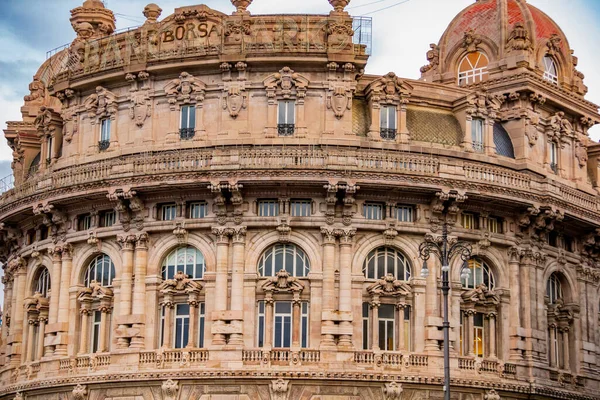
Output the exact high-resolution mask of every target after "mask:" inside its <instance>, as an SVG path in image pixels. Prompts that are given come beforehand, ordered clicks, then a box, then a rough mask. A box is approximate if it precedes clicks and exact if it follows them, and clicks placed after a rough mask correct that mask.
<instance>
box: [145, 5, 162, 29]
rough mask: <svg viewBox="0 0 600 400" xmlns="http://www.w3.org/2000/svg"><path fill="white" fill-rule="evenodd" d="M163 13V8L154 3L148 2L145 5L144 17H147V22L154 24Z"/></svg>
mask: <svg viewBox="0 0 600 400" xmlns="http://www.w3.org/2000/svg"><path fill="white" fill-rule="evenodd" d="M161 13H162V8H160V7H159V6H158V5H156V4H154V3H150V4H148V5H147V6H146V7H144V17H146V23H150V24H154V23H156V21H157V20H158V17H160V14H161Z"/></svg>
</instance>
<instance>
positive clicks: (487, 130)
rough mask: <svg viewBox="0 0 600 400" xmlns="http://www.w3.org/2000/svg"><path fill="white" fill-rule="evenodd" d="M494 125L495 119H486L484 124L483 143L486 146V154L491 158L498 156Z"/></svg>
mask: <svg viewBox="0 0 600 400" xmlns="http://www.w3.org/2000/svg"><path fill="white" fill-rule="evenodd" d="M494 124H495V121H494V120H493V119H486V120H485V122H484V123H483V129H484V130H483V134H484V136H483V143H484V146H485V147H484V148H485V153H486V154H487V155H489V156H495V155H496V144H495V143H494Z"/></svg>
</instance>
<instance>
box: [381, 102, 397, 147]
mask: <svg viewBox="0 0 600 400" xmlns="http://www.w3.org/2000/svg"><path fill="white" fill-rule="evenodd" d="M396 115H397V109H396V106H393V105H384V106H381V109H380V123H379V132H380V134H381V138H382V139H389V140H393V139H396V133H397V129H398V128H397V125H396Z"/></svg>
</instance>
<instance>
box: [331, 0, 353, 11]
mask: <svg viewBox="0 0 600 400" xmlns="http://www.w3.org/2000/svg"><path fill="white" fill-rule="evenodd" d="M349 3H350V0H329V4H331V6H332V7H333V9H334V11H335V12H336V13H343V12H344V8H346V7H347V6H348V4H349Z"/></svg>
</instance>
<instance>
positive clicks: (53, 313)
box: [48, 246, 62, 324]
mask: <svg viewBox="0 0 600 400" xmlns="http://www.w3.org/2000/svg"><path fill="white" fill-rule="evenodd" d="M49 253H50V254H51V255H52V275H51V279H52V281H51V284H52V289H53V290H52V292H54V293H52V296H50V309H49V310H48V313H49V314H48V323H50V324H55V323H57V322H58V298H59V297H60V295H59V290H60V284H61V272H62V269H61V267H62V260H61V254H62V248H61V247H60V246H57V247H55V248H54V249H50V250H49Z"/></svg>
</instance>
